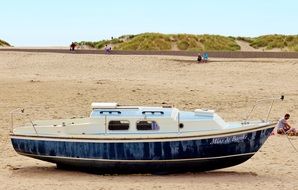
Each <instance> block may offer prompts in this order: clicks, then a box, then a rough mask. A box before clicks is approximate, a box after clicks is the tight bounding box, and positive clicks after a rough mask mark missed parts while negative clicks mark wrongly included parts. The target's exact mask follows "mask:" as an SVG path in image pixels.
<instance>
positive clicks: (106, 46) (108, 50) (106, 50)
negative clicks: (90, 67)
mask: <svg viewBox="0 0 298 190" xmlns="http://www.w3.org/2000/svg"><path fill="white" fill-rule="evenodd" d="M111 52H112V48H111V47H109V46H108V45H107V44H106V45H105V53H106V54H110V53H111Z"/></svg>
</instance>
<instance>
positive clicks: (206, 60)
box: [203, 52, 209, 63]
mask: <svg viewBox="0 0 298 190" xmlns="http://www.w3.org/2000/svg"><path fill="white" fill-rule="evenodd" d="M208 59H209V55H208V53H207V52H205V53H204V54H203V62H204V63H207V62H208Z"/></svg>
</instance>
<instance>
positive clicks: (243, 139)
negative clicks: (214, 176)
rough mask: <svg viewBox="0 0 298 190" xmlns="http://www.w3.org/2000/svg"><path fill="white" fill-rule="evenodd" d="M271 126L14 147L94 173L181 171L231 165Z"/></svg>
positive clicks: (27, 142)
mask: <svg viewBox="0 0 298 190" xmlns="http://www.w3.org/2000/svg"><path fill="white" fill-rule="evenodd" d="M272 130H273V127H271V128H268V127H267V128H266V129H261V130H258V131H253V132H246V133H243V134H237V135H229V136H225V137H215V138H206V137H204V138H202V137H191V138H189V139H179V138H177V139H166V140H165V139H163V140H158V139H156V140H154V141H150V142H146V141H145V140H144V141H145V142H144V141H141V140H136V141H134V142H125V140H123V141H121V140H118V141H117V142H112V141H106V142H101V141H100V140H98V141H97V140H90V141H85V142H80V141H79V140H75V141H74V140H71V139H68V140H65V141H64V140H63V139H58V138H56V139H50V138H35V139H34V137H31V138H26V139H25V138H18V136H14V135H12V137H11V141H12V144H13V147H14V149H15V150H16V151H17V152H18V153H20V154H23V155H26V156H29V157H33V158H37V159H40V160H44V161H48V162H53V163H56V164H57V166H65V167H67V166H70V167H81V168H89V169H92V170H97V171H99V172H104V173H106V172H108V173H122V172H125V173H126V172H128V173H131V172H137V173H143V172H153V173H154V172H185V171H206V170H213V169H219V168H224V167H229V166H234V165H237V164H240V163H242V162H244V161H246V160H248V159H249V158H250V157H251V156H253V155H254V153H255V152H257V151H258V150H259V149H260V147H261V146H262V145H263V144H264V142H265V141H266V139H267V138H268V136H269V135H270V133H271V132H272Z"/></svg>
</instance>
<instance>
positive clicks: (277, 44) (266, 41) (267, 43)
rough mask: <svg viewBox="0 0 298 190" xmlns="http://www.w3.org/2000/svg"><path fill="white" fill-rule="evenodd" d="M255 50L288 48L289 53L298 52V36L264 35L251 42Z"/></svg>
mask: <svg viewBox="0 0 298 190" xmlns="http://www.w3.org/2000/svg"><path fill="white" fill-rule="evenodd" d="M250 46H252V47H254V48H265V49H273V48H279V49H284V48H288V50H289V51H296V52H297V51H298V35H279V34H274V35H264V36H259V37H257V38H254V39H253V40H252V41H251V42H250Z"/></svg>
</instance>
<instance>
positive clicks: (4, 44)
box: [0, 39, 10, 46]
mask: <svg viewBox="0 0 298 190" xmlns="http://www.w3.org/2000/svg"><path fill="white" fill-rule="evenodd" d="M0 46H10V44H9V43H7V42H6V41H3V40H1V39H0Z"/></svg>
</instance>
